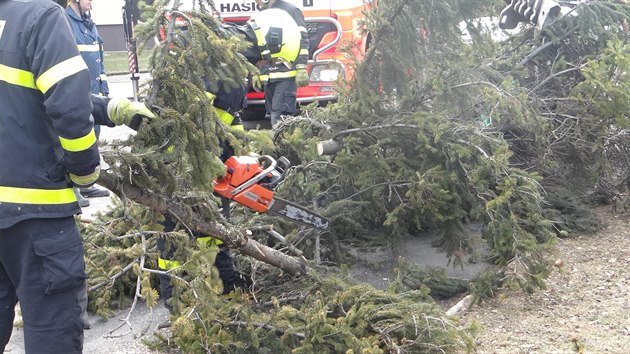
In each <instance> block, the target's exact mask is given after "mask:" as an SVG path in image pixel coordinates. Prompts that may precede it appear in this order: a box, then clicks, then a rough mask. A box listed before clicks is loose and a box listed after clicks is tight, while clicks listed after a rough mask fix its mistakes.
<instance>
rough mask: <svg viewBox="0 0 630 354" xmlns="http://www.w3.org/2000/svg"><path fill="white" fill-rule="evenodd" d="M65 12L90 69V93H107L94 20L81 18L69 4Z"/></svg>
mask: <svg viewBox="0 0 630 354" xmlns="http://www.w3.org/2000/svg"><path fill="white" fill-rule="evenodd" d="M66 14H67V15H68V20H69V22H70V26H71V27H72V31H73V32H74V39H75V41H76V42H77V47H78V48H79V52H80V53H81V56H82V57H83V60H85V63H86V64H87V66H88V70H89V71H90V79H91V80H92V81H91V82H92V93H93V94H96V95H104V96H107V95H109V84H108V83H107V74H106V73H105V65H104V64H103V40H102V39H101V37H100V36H99V35H98V30H97V29H96V25H95V24H94V21H92V19H90V18H89V17H88V18H81V17H80V16H79V15H77V13H76V12H74V10H72V8H71V7H70V6H68V7H66Z"/></svg>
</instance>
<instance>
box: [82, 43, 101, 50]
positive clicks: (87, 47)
mask: <svg viewBox="0 0 630 354" xmlns="http://www.w3.org/2000/svg"><path fill="white" fill-rule="evenodd" d="M77 48H79V52H98V51H100V50H101V46H99V45H98V44H78V45H77Z"/></svg>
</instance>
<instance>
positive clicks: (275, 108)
mask: <svg viewBox="0 0 630 354" xmlns="http://www.w3.org/2000/svg"><path fill="white" fill-rule="evenodd" d="M296 95H297V84H296V83H295V78H293V77H290V78H286V79H276V80H270V81H269V82H267V84H266V85H265V108H266V110H267V113H269V118H270V119H271V126H272V127H274V126H276V124H278V122H280V116H282V115H293V114H295V112H296V111H297V106H296V104H297V98H296Z"/></svg>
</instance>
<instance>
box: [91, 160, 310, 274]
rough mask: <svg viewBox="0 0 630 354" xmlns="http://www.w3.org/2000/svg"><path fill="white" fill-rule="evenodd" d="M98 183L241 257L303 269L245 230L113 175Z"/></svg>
mask: <svg viewBox="0 0 630 354" xmlns="http://www.w3.org/2000/svg"><path fill="white" fill-rule="evenodd" d="M98 183H99V184H101V185H103V186H105V187H106V188H107V189H109V190H111V191H112V192H114V193H115V194H116V195H117V196H118V197H119V198H121V199H123V200H124V199H125V198H128V199H130V200H133V201H134V202H136V203H140V204H143V205H145V206H147V207H149V208H151V209H154V210H156V211H158V212H161V213H163V214H172V215H173V216H175V217H176V218H177V219H181V220H186V219H190V226H191V227H192V228H193V229H194V230H196V231H199V232H201V233H204V234H208V235H212V236H213V237H216V238H218V239H220V240H222V241H223V242H225V243H226V244H227V245H228V246H229V247H232V248H239V249H240V250H241V252H243V253H244V254H246V255H248V256H251V257H253V258H255V259H257V260H259V261H262V262H265V263H267V264H270V265H272V266H274V267H277V268H280V269H282V270H283V271H285V272H287V273H289V274H292V275H302V274H304V273H305V272H306V270H307V265H306V264H305V263H304V262H303V261H301V260H300V259H298V258H295V257H291V256H289V255H286V254H284V253H282V252H280V251H278V250H275V249H273V248H270V247H268V246H265V245H263V244H261V243H259V242H258V241H256V240H253V239H251V238H250V237H249V236H250V235H251V231H249V230H244V231H242V230H238V229H237V228H234V227H230V226H227V225H223V224H222V223H220V222H216V221H215V222H208V221H206V220H204V219H203V218H202V217H201V216H200V215H199V214H197V213H195V212H194V211H191V210H189V209H187V208H185V207H184V206H182V205H180V204H178V203H176V202H174V201H167V200H165V199H164V198H163V197H160V196H158V195H155V194H152V193H149V192H147V191H145V190H143V189H141V188H139V187H136V186H133V185H131V184H129V183H123V182H122V181H121V180H120V179H119V178H118V177H117V176H116V175H114V174H112V173H108V172H107V171H102V172H101V175H100V177H99V179H98Z"/></svg>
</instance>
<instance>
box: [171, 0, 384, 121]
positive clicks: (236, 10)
mask: <svg viewBox="0 0 630 354" xmlns="http://www.w3.org/2000/svg"><path fill="white" fill-rule="evenodd" d="M284 1H287V2H290V3H292V4H294V5H295V6H297V7H299V8H300V9H301V10H302V12H303V14H304V18H305V20H306V23H307V30H308V34H309V42H310V48H309V62H308V66H307V71H308V73H309V76H310V83H309V85H308V86H305V87H300V88H298V92H297V101H298V103H299V104H309V103H312V102H319V103H320V104H326V103H328V102H330V101H334V100H336V99H337V92H336V87H337V85H338V82H339V81H338V80H340V79H341V80H344V79H350V77H351V76H352V68H351V65H350V63H351V62H352V60H353V57H354V58H356V59H357V60H362V59H363V57H364V55H365V51H366V50H367V47H368V45H369V38H370V37H369V33H367V32H366V31H365V30H364V28H363V27H362V20H363V17H364V12H365V11H369V10H370V9H371V8H374V7H375V6H376V5H377V0H284ZM191 2H192V3H193V4H194V1H188V3H191ZM182 3H183V7H182V8H181V9H182V10H186V3H187V1H182ZM214 5H215V8H216V10H217V11H218V12H219V14H220V16H221V17H222V18H223V19H224V20H225V21H229V22H235V23H245V22H246V21H247V20H248V19H249V17H250V16H252V15H253V14H254V13H256V12H257V11H259V10H260V9H259V8H258V6H257V5H256V2H255V1H253V0H214ZM189 6H190V5H189ZM188 8H190V7H188ZM343 48H348V49H349V51H348V52H346V51H344V50H343ZM264 100H265V98H264V93H262V92H255V91H253V90H251V91H250V92H249V93H248V95H247V103H248V109H247V112H245V114H244V117H243V118H244V119H245V120H248V119H260V117H261V112H262V113H263V114H264V109H265V107H264V103H265V101H264Z"/></svg>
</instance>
